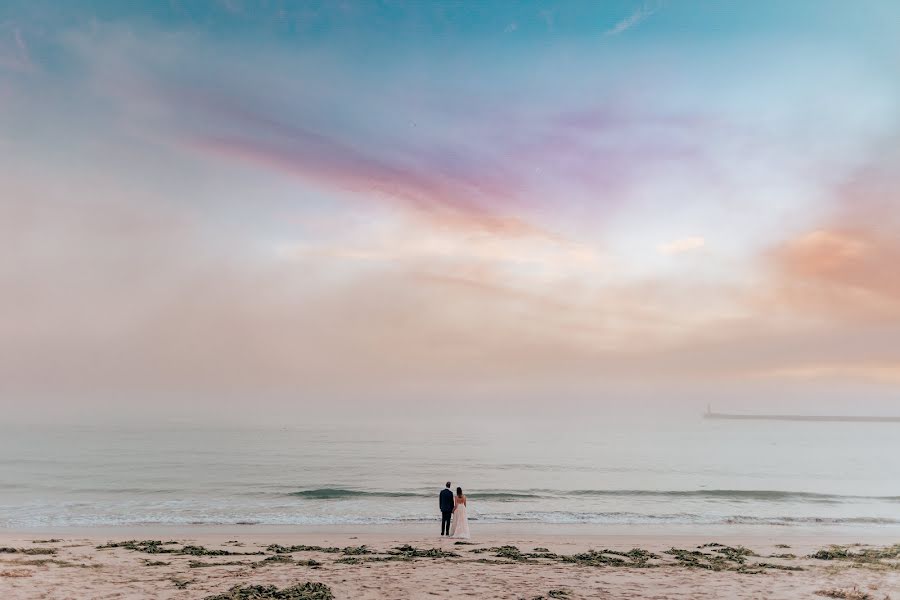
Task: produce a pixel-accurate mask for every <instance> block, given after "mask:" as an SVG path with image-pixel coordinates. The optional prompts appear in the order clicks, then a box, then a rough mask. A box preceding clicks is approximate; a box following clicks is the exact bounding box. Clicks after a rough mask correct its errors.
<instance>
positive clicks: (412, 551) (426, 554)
mask: <svg viewBox="0 0 900 600" xmlns="http://www.w3.org/2000/svg"><path fill="white" fill-rule="evenodd" d="M388 554H390V555H392V556H402V557H408V558H454V557H458V556H459V554H457V553H456V552H448V551H447V550H441V549H440V548H429V549H427V550H423V549H421V548H416V547H415V546H410V545H409V544H404V545H402V546H397V547H396V548H394V549H393V550H390V551H389V552H388Z"/></svg>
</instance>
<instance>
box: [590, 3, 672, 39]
mask: <svg viewBox="0 0 900 600" xmlns="http://www.w3.org/2000/svg"><path fill="white" fill-rule="evenodd" d="M657 10H659V8H658V7H651V6H650V5H649V4H644V5H643V6H640V7H638V8H637V9H636V10H635V11H634V12H633V13H631V14H630V15H628V16H627V17H625V18H624V19H622V20H621V21H619V22H618V23H616V24H615V26H614V27H612V28H611V29H607V30H606V31H604V32H603V35H606V36H612V35H619V34H620V33H622V32H624V31H627V30H629V29H631V28H632V27H636V26H638V25H639V24H640V23H641V22H642V21H644V20H645V19H646V18H647V17H649V16H651V15H652V14H653V13H655V12H656V11H657Z"/></svg>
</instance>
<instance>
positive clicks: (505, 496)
mask: <svg viewBox="0 0 900 600" xmlns="http://www.w3.org/2000/svg"><path fill="white" fill-rule="evenodd" d="M288 496H294V497H296V498H306V499H308V500H340V499H347V498H431V497H432V496H437V491H429V492H405V491H399V492H392V491H387V490H353V489H346V488H315V489H309V490H299V491H296V492H288ZM467 496H468V497H469V498H471V499H473V500H497V501H514V500H523V499H528V498H541V497H543V496H542V495H541V494H535V493H528V492H518V491H487V492H473V493H471V494H467Z"/></svg>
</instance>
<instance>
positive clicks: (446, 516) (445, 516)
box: [439, 488, 453, 535]
mask: <svg viewBox="0 0 900 600" xmlns="http://www.w3.org/2000/svg"><path fill="white" fill-rule="evenodd" d="M439 505H440V507H441V535H450V517H452V516H453V492H451V491H450V488H444V489H442V490H441V497H440V502H439Z"/></svg>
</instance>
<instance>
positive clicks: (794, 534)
mask: <svg viewBox="0 0 900 600" xmlns="http://www.w3.org/2000/svg"><path fill="white" fill-rule="evenodd" d="M470 522H471V521H470ZM471 523H472V532H473V537H477V536H479V535H481V536H487V537H497V536H540V537H560V536H564V537H576V538H580V537H584V538H604V537H615V538H635V539H658V538H663V537H665V538H667V537H673V538H685V539H693V538H702V537H717V538H734V539H746V538H751V539H774V538H790V539H809V540H824V539H827V540H849V539H853V540H854V542H860V543H862V542H865V541H869V542H872V543H881V542H885V541H886V540H887V541H889V540H897V541H900V526H890V525H878V526H873V525H839V526H836V525H830V524H823V525H819V526H816V525H747V524H740V525H729V524H719V525H682V524H661V525H648V524H640V525H633V524H629V525H625V524H623V525H606V524H592V523H563V524H558V523H536V522H510V523H478V522H477V521H475V522H471ZM439 529H440V520H439V519H438V518H435V520H434V522H433V523H431V522H413V523H390V524H369V523H366V524H334V525H331V524H328V525H272V524H259V523H252V524H138V525H91V526H66V527H58V526H49V527H13V528H2V527H0V540H2V539H4V538H9V537H17V536H18V537H23V538H27V537H29V536H41V535H60V536H68V537H72V536H81V537H87V538H94V537H97V536H102V535H111V536H115V537H120V536H123V535H131V534H133V535H136V536H140V535H148V534H157V535H163V534H168V535H182V536H190V535H200V536H206V535H244V536H260V535H262V536H270V535H371V534H376V535H377V534H385V533H391V534H395V535H398V536H400V535H407V536H413V537H416V538H427V537H430V536H432V535H433V536H434V537H435V538H439V537H440V536H438V535H436V533H435V532H437V531H439Z"/></svg>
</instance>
